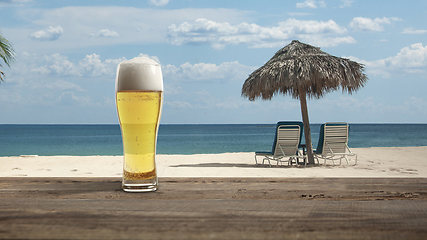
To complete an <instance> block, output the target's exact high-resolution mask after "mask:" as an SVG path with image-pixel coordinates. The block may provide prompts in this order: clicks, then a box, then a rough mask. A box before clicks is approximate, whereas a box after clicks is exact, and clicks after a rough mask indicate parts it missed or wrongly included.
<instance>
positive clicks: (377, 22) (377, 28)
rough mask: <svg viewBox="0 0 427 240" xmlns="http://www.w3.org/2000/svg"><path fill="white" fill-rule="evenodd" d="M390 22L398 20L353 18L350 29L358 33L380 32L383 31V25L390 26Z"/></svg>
mask: <svg viewBox="0 0 427 240" xmlns="http://www.w3.org/2000/svg"><path fill="white" fill-rule="evenodd" d="M392 21H400V19H398V18H386V17H383V18H375V19H370V18H364V17H355V18H353V20H352V21H351V22H350V27H351V28H353V29H355V30H358V31H369V32H381V31H384V25H385V24H391V22H392Z"/></svg>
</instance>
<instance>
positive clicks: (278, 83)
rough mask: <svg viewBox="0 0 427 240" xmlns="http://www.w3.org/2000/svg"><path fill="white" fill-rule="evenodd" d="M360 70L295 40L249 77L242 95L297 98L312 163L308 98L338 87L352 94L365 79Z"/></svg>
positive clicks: (345, 61) (265, 97)
mask: <svg viewBox="0 0 427 240" xmlns="http://www.w3.org/2000/svg"><path fill="white" fill-rule="evenodd" d="M363 71H364V67H363V65H362V64H359V63H357V62H354V61H350V60H349V59H344V58H339V57H335V56H332V55H330V54H328V53H325V52H323V51H321V50H320V48H317V47H313V46H310V45H308V44H304V43H300V42H299V41H296V40H294V41H292V43H290V44H289V45H287V46H285V47H284V48H282V49H280V50H279V51H277V52H276V54H275V55H274V56H273V57H272V58H271V59H270V60H269V61H268V62H267V63H266V64H265V65H264V66H262V67H260V68H258V69H257V70H255V71H254V72H253V73H252V74H251V75H249V77H248V79H246V81H245V83H244V84H243V87H242V96H244V97H247V98H249V100H251V101H253V100H255V99H256V98H259V97H261V98H262V99H264V100H267V99H268V100H270V99H271V98H272V97H273V96H274V95H275V94H280V93H281V94H284V95H286V94H289V95H291V96H292V98H295V99H300V101H301V114H302V120H303V123H304V134H305V142H306V146H307V156H308V162H309V163H313V164H314V158H313V147H312V143H311V133H310V123H309V120H308V110H307V100H306V99H307V97H308V98H309V99H310V98H320V97H322V96H323V94H325V93H327V92H331V91H334V90H337V89H338V88H340V87H341V88H342V91H343V92H345V91H347V92H348V93H350V94H351V93H352V92H354V91H357V90H358V89H359V88H360V87H363V86H364V84H365V83H366V81H367V80H368V77H367V76H366V75H365V74H364V73H363Z"/></svg>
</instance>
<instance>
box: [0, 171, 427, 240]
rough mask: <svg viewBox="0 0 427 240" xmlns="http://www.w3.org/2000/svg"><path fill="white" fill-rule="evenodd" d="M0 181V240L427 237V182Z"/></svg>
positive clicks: (282, 179)
mask: <svg viewBox="0 0 427 240" xmlns="http://www.w3.org/2000/svg"><path fill="white" fill-rule="evenodd" d="M159 181H160V188H159V190H158V191H156V192H151V193H125V192H123V191H122V190H121V189H120V179H119V178H0V239H14V238H19V239H22V238H25V239H49V238H54V239H70V238H71V239H412V240H413V239H426V238H427V179H425V178H395V179H390V178H387V179H384V178H373V179H366V178H357V179H354V178H339V179H338V178H244V179H239V178H160V179H159Z"/></svg>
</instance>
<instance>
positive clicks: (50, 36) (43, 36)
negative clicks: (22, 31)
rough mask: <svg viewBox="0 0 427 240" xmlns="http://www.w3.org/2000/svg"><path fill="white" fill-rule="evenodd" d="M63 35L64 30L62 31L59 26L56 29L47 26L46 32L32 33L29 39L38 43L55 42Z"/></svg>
mask: <svg viewBox="0 0 427 240" xmlns="http://www.w3.org/2000/svg"><path fill="white" fill-rule="evenodd" d="M63 33H64V30H63V29H62V27H61V26H57V27H52V26H49V27H48V28H47V29H46V30H40V31H37V32H33V33H32V34H31V35H30V38H31V39H34V40H39V41H55V40H56V39H58V38H59V37H60V36H61V35H62V34H63Z"/></svg>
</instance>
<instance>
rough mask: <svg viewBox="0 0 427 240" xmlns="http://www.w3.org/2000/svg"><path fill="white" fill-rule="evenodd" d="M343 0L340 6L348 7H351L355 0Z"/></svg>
mask: <svg viewBox="0 0 427 240" xmlns="http://www.w3.org/2000/svg"><path fill="white" fill-rule="evenodd" d="M341 2H342V4H341V5H340V8H346V7H351V4H352V3H353V0H341Z"/></svg>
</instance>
